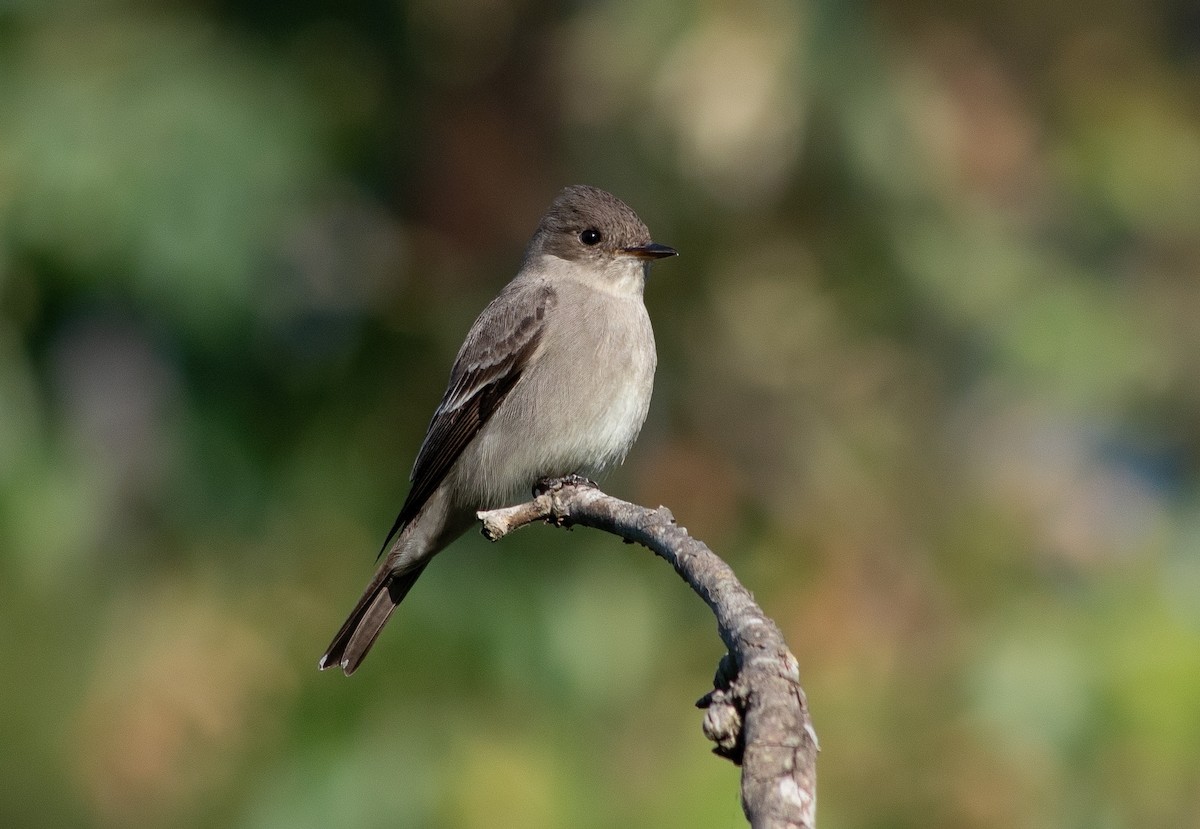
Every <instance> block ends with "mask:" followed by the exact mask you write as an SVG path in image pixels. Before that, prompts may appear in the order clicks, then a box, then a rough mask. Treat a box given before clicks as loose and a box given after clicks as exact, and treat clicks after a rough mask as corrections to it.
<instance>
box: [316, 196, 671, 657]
mask: <svg viewBox="0 0 1200 829" xmlns="http://www.w3.org/2000/svg"><path fill="white" fill-rule="evenodd" d="M674 254H675V250H673V249H672V248H669V247H666V246H665V245H659V244H655V243H654V242H652V241H650V233H649V231H648V230H647V229H646V225H644V224H643V223H642V220H641V219H639V218H638V217H637V214H636V213H634V212H633V210H631V209H630V208H629V206H628V205H626V204H625V203H624V202H622V201H621V200H620V199H618V198H616V197H615V196H613V195H611V194H610V193H606V192H605V191H603V190H599V189H597V188H595V187H587V186H583V185H576V186H573V187H567V188H566V189H564V190H563V191H562V192H561V193H559V195H558V197H557V198H556V199H555V200H554V202H553V203H552V204H551V205H550V207H549V209H548V210H547V211H546V215H544V216H543V217H542V220H541V223H540V224H539V225H538V228H537V232H536V233H534V235H533V239H532V240H531V241H530V242H529V247H528V248H527V249H526V251H525V258H524V260H523V261H522V263H521V269H520V271H519V272H518V273H517V276H516V278H515V279H513V280H512V282H509V283H508V285H506V286H505V287H504V290H502V291H501V292H500V295H499V296H497V297H496V298H495V299H494V300H492V302H491V303H490V304H489V305H488V306H487V308H485V309H484V310H483V313H482V314H480V315H479V318H478V319H477V320H475V324H474V325H472V326H471V330H470V331H469V332H468V333H467V339H466V341H465V342H464V343H463V345H462V348H461V349H459V352H458V357H457V359H455V361H454V368H453V369H452V370H451V372H450V384H449V386H448V387H447V389H446V394H445V396H444V397H443V398H442V402H441V403H440V404H439V405H438V407H437V410H436V411H435V412H434V413H433V420H432V422H431V423H430V424H429V430H428V432H427V433H426V435H425V442H424V443H423V444H422V445H421V450H420V452H418V454H417V460H416V463H415V464H414V465H413V470H412V475H411V478H412V489H411V490H410V491H409V493H408V498H407V499H405V501H404V506H403V507H401V509H400V514H399V516H397V518H396V523H395V524H394V525H393V526H392V530H391V532H390V533H388V536H387V539H386V540H385V541H384V545H383V546H384V549H386V550H388V554H387V558H385V559H384V561H383V563H382V564H381V565H380V566H379V569H378V570H376V572H375V576H374V578H372V579H371V582H370V584H368V585H367V589H366V590H365V591H364V593H363V595H362V598H361V599H359V601H358V604H357V605H356V606H355V608H354V610H353V611H352V612H351V613H350V617H349V618H348V619H347V620H346V622H345V624H343V625H342V628H341V630H339V631H338V632H337V635H336V636H334V638H333V642H332V643H331V644H330V646H329V649H328V650H327V651H326V652H325V655H324V656H323V657H321V661H320V663H319V664H320V667H321V669H322V670H324V669H325V668H329V667H331V666H334V665H337V666H339V667H341V669H342V670H343V671H344V672H345V673H346V675H347V676H349V675H350V674H352V673H354V671H355V669H356V668H358V666H359V663H361V662H362V660H363V657H365V656H366V655H367V651H369V650H370V648H371V645H372V644H374V642H375V639H376V637H378V636H379V632H380V631H381V630H382V629H383V626H384V624H385V623H386V622H387V620H388V617H389V616H391V614H392V611H393V610H395V608H396V605H398V604H399V603H400V602H401V601H402V600H403V599H404V597H405V595H406V594H407V593H408V591H409V590H410V589H411V588H412V586H413V583H414V582H415V581H416V580H417V577H418V576H420V575H421V572H422V571H423V570H424V569H425V567H426V566H427V565H428V564H429V562H430V560H431V559H432V558H433V556H434V555H436V554H437V553H438V552H440V551H441V550H442V549H444V548H445V547H446V545H448V544H449V543H450V542H452V541H453V540H454V539H456V538H458V537H459V536H460V535H462V534H463V533H464V532H465V531H466V530H467V529H468V528H469V527H470V526H471V524H472V523H473V522H474V521H475V513H476V512H477V511H478V510H482V509H489V508H492V507H497V506H501V505H503V504H504V503H505V502H506V501H508V500H511V499H512V498H514V497H516V496H517V495H518V494H519V493H521V492H522V490H524V491H529V489H530V488H531V487H532V486H533V485H534V484H535V483H536V482H538V481H539V480H542V479H544V478H555V477H560V476H564V475H568V474H571V473H579V472H582V473H586V474H596V473H598V472H599V471H600V470H602V469H604V468H605V467H606V466H609V465H611V464H614V463H619V462H620V461H621V460H623V459H624V457H625V453H626V452H628V451H629V447H630V446H632V445H633V442H634V440H635V439H636V438H637V435H638V432H639V431H640V430H641V428H642V423H643V422H644V421H645V419H646V412H647V410H648V409H649V407H650V394H651V391H652V390H653V387H654V367H655V363H656V362H657V355H656V354H655V350H654V332H653V331H652V330H651V328H650V317H649V316H648V315H647V313H646V307H645V305H643V304H642V289H643V287H644V285H645V281H646V273H647V271H648V270H649V266H650V262H651V261H653V260H655V259H661V258H662V257H665V256H673V255H674ZM389 545H390V546H389ZM381 553H382V551H381Z"/></svg>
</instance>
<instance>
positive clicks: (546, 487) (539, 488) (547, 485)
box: [533, 473, 600, 496]
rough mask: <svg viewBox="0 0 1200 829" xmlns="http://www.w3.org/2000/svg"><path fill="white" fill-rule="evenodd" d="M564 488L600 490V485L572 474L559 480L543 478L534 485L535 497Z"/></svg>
mask: <svg viewBox="0 0 1200 829" xmlns="http://www.w3.org/2000/svg"><path fill="white" fill-rule="evenodd" d="M564 486H577V487H584V488H587V489H599V488H600V485H599V484H597V483H596V482H595V481H593V480H592V479H591V478H585V477H584V476H582V475H576V474H575V473H571V474H570V475H563V476H562V477H559V478H542V479H541V480H539V481H538V482H537V483H535V484H534V485H533V494H534V496H538V495H545V494H546V493H547V492H555V491H557V490H560V489H562V488H563V487H564Z"/></svg>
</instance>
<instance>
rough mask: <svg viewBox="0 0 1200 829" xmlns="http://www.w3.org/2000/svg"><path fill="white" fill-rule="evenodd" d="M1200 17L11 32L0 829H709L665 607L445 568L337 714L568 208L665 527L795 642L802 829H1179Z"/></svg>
mask: <svg viewBox="0 0 1200 829" xmlns="http://www.w3.org/2000/svg"><path fill="white" fill-rule="evenodd" d="M1197 100H1200V14H1197V12H1196V11H1195V8H1194V5H1193V4H1188V3H1180V2H1164V1H1160V2H1148V3H1147V2H1132V0H1106V2H1101V3H1099V4H1091V5H1090V6H1088V7H1081V6H1072V5H1070V4H1067V5H1062V4H1058V5H1056V4H1052V3H1025V2H1016V3H979V2H968V0H943V1H942V2H899V3H889V4H878V5H872V4H865V3H853V2H850V3H847V2H832V0H828V1H827V0H817V1H816V2H808V3H803V2H792V0H775V2H754V3H721V2H708V3H694V2H686V0H662V2H657V3H636V2H630V0H610V2H593V3H572V4H563V5H557V4H547V3H529V2H517V0H450V1H449V2H437V1H435V0H418V1H417V2H410V3H402V2H389V0H365V1H364V2H360V3H350V4H337V3H332V2H323V0H308V1H307V2H301V3H294V2H293V3H282V2H262V3H253V4H241V3H232V2H221V0H216V2H198V1H197V0H177V1H176V2H171V3H166V4H155V3H149V2H118V0H108V1H107V2H71V1H70V0H58V1H57V2H10V3H6V4H3V5H2V6H0V630H3V631H4V634H3V639H2V641H4V642H5V643H6V645H7V652H8V654H9V658H8V660H7V662H8V665H9V667H8V669H7V670H6V671H4V672H3V674H2V676H0V700H2V701H3V705H0V779H3V780H4V781H5V783H4V785H3V786H0V824H3V825H5V826H21V827H26V826H29V827H35V826H98V827H109V826H181V827H207V826H246V827H256V828H258V827H261V828H262V829H266V828H267V827H306V826H314V827H315V826H333V825H336V826H357V827H368V826H412V827H430V826H445V827H495V826H521V827H551V826H579V827H601V826H605V827H606V826H621V827H639V826H640V827H656V828H661V827H699V826H705V827H718V826H721V827H725V826H728V827H732V826H740V825H742V819H741V815H740V810H739V807H738V802H737V773H736V770H735V769H733V768H732V767H730V766H729V765H728V764H726V763H724V762H722V761H719V760H717V759H715V758H713V757H711V756H709V755H708V753H707V745H706V743H705V741H704V740H703V738H702V737H701V735H700V731H699V715H698V714H697V712H695V711H694V710H693V709H692V708H691V707H690V703H691V701H692V700H693V699H695V698H696V697H698V696H700V694H701V693H703V691H704V690H705V689H706V688H707V687H708V683H709V681H710V678H711V673H712V670H713V669H714V667H715V665H716V662H717V660H718V657H719V655H720V648H719V643H718V640H717V639H716V637H715V635H714V633H713V626H712V622H711V619H710V618H709V617H708V615H707V613H706V611H705V610H704V609H703V607H702V606H701V605H700V603H699V602H697V601H696V600H695V599H694V597H692V596H690V595H688V594H687V591H686V590H685V589H684V587H683V586H682V585H680V584H679V583H678V580H677V579H676V578H675V576H674V575H673V574H671V573H670V572H669V571H668V570H667V568H665V567H663V566H662V565H661V563H659V562H656V561H653V560H652V559H651V557H650V556H649V555H647V554H646V553H645V552H644V551H639V550H637V549H633V548H628V547H623V546H622V545H620V544H619V543H617V542H616V541H615V540H614V539H612V538H610V537H607V536H603V535H600V534H598V533H589V532H585V531H578V532H575V533H572V534H570V535H568V534H565V533H563V532H561V531H554V530H549V529H545V530H528V531H525V532H523V533H520V534H519V535H517V536H514V537H513V538H510V539H507V540H505V541H504V542H503V543H502V544H500V545H498V546H495V547H492V546H489V545H487V544H485V543H484V542H483V541H482V539H479V538H475V537H474V536H472V537H469V538H467V539H464V540H463V541H462V542H460V543H459V544H457V545H456V546H455V547H454V548H453V549H452V550H451V551H449V552H448V553H447V554H445V555H444V556H442V557H441V558H439V560H438V562H437V564H436V565H435V566H434V567H432V568H431V569H430V571H429V573H428V574H427V575H426V576H425V577H424V578H423V579H422V582H421V584H420V586H419V588H418V589H417V590H416V591H414V593H413V595H412V597H411V598H410V599H409V600H408V601H407V602H406V603H405V605H404V606H403V608H402V609H401V611H400V612H399V613H398V614H397V616H396V618H395V621H394V622H393V624H392V625H391V626H390V628H389V630H388V631H387V633H386V634H385V636H384V637H383V639H382V641H381V642H380V645H379V647H378V648H377V650H376V652H375V654H374V656H373V657H372V659H371V660H370V661H368V662H367V663H366V666H365V668H364V669H363V670H362V671H361V672H359V673H358V674H356V675H355V676H354V678H353V679H352V680H346V679H344V678H342V677H340V676H332V675H321V674H318V673H317V671H316V660H317V657H318V656H319V655H320V653H321V649H322V648H323V647H324V645H325V644H326V642H327V640H328V638H329V636H330V635H331V634H332V633H333V631H334V630H335V629H336V627H337V625H338V623H339V622H340V621H341V619H342V617H343V615H344V614H345V613H346V612H347V611H348V609H349V607H350V606H351V604H352V603H353V601H354V599H355V598H356V597H357V595H358V591H359V590H360V588H361V587H362V585H363V584H364V583H365V581H366V579H367V577H368V575H369V573H370V571H371V567H372V556H373V555H374V553H375V551H376V549H377V547H378V543H379V541H380V539H381V537H382V535H383V533H384V531H385V530H386V528H387V527H388V526H389V525H390V522H391V520H392V518H393V516H394V512H395V510H396V508H397V507H398V505H399V503H400V502H401V500H402V499H403V496H404V493H405V489H406V475H407V471H408V467H409V464H410V463H411V460H412V458H413V455H414V453H415V450H416V447H417V446H418V444H419V441H420V439H421V437H422V434H423V431H424V427H425V425H426V422H427V418H428V417H429V414H430V412H431V411H432V409H433V406H434V404H435V402H436V400H437V399H438V397H439V395H440V393H441V390H442V384H443V383H444V382H445V377H446V375H447V372H448V369H449V365H450V362H451V360H452V357H453V353H454V351H455V349H456V348H457V346H458V343H459V342H460V340H461V337H462V335H463V333H464V331H465V330H466V327H467V326H468V325H469V324H470V321H471V320H472V319H473V317H474V315H475V314H476V313H478V311H479V309H480V308H481V307H482V306H483V304H484V303H485V302H486V301H487V299H488V298H490V296H492V295H493V294H494V293H495V291H496V290H497V289H498V288H499V287H500V286H501V285H502V284H503V283H504V282H505V281H507V279H508V278H509V277H510V276H511V274H512V273H513V271H514V269H515V267H516V266H517V263H518V262H519V256H520V251H521V248H522V245H523V244H524V242H525V241H526V239H527V238H528V235H529V234H530V232H531V231H532V228H533V225H534V223H535V222H536V220H537V217H538V216H539V215H540V213H541V211H542V209H543V208H544V207H545V205H546V204H547V203H548V202H549V200H550V198H552V196H553V195H554V193H555V192H556V191H557V190H558V188H560V187H561V186H563V185H564V184H567V183H572V182H587V183H592V184H596V185H599V186H602V187H606V188H607V189H610V190H612V191H614V192H616V193H618V194H619V195H621V196H622V197H623V198H625V199H626V200H627V201H629V202H630V204H632V205H633V206H634V207H635V209H637V210H638V211H639V213H640V214H641V215H642V217H643V218H645V219H646V221H647V223H648V224H649V225H650V227H651V228H652V229H653V231H654V235H655V238H656V239H658V240H660V241H662V242H666V243H670V244H672V245H675V246H677V247H678V248H679V249H680V250H681V252H682V256H681V257H680V258H679V259H678V260H674V261H672V262H669V263H665V264H663V265H661V266H659V267H658V268H656V270H655V272H654V275H653V278H652V280H651V282H650V284H649V288H648V292H647V304H648V306H649V307H650V310H651V315H652V317H653V318H654V320H655V325H656V330H657V333H658V339H659V348H660V357H661V359H660V374H659V379H658V384H657V390H656V395H655V402H654V406H653V409H652V411H651V417H650V421H649V422H648V424H647V426H646V429H645V431H644V433H643V437H642V439H641V441H640V442H639V445H638V446H637V447H636V448H635V450H634V452H633V453H632V455H631V457H630V459H629V461H628V462H627V464H626V465H625V467H624V468H623V469H622V470H620V471H619V472H618V473H616V474H615V475H614V476H613V477H611V478H610V479H609V481H608V486H607V488H609V489H610V490H611V491H613V492H614V493H616V494H619V495H621V496H625V497H628V498H631V499H634V500H638V501H641V502H643V503H647V504H651V505H654V504H658V503H664V504H668V505H670V506H671V508H672V509H673V511H674V513H675V515H676V516H677V517H679V519H680V520H681V521H682V522H683V523H685V524H686V525H687V526H688V527H689V528H690V529H691V530H692V531H693V532H694V533H695V534H697V535H698V536H700V537H701V538H704V539H705V540H707V541H708V542H709V543H710V544H711V545H712V546H713V547H714V548H715V549H716V550H717V551H718V552H719V553H721V554H722V555H724V556H725V557H726V558H727V559H728V560H729V561H730V562H731V563H732V564H733V566H734V567H735V569H736V570H737V571H738V572H739V574H740V575H741V576H742V578H743V580H744V581H745V582H746V583H747V585H748V586H750V587H751V588H752V589H754V590H755V591H756V592H757V595H758V597H759V599H760V600H761V602H762V604H763V605H764V606H765V608H766V609H767V611H768V613H770V614H772V615H773V616H774V617H775V618H777V619H778V620H779V622H780V624H781V625H782V627H783V628H784V631H785V633H786V635H787V637H788V640H789V642H790V643H791V645H792V647H793V649H794V650H795V652H796V655H797V657H798V658H799V661H800V664H801V666H802V671H803V678H804V683H805V687H806V688H807V690H808V694H809V700H810V703H811V705H812V709H813V716H814V720H815V723H816V726H817V730H818V733H819V734H820V737H821V743H822V747H823V753H822V754H821V757H820V766H819V781H820V784H819V790H820V801H821V806H820V813H821V820H822V825H823V826H825V827H829V828H830V829H833V828H834V827H844V828H847V829H849V828H854V827H861V828H862V829H866V827H956V828H958V827H1006V828H1009V827H1045V826H1055V827H1096V826H1103V827H1114V828H1116V827H1138V828H1139V829H1146V828H1147V827H1164V828H1165V827H1180V826H1185V825H1194V824H1195V822H1196V820H1197V818H1196V816H1197V815H1198V814H1200V437H1198V435H1200V430H1197V428H1196V424H1197V423H1198V422H1200V314H1198V313H1197V309H1200V109H1198V108H1197V106H1196V101H1197Z"/></svg>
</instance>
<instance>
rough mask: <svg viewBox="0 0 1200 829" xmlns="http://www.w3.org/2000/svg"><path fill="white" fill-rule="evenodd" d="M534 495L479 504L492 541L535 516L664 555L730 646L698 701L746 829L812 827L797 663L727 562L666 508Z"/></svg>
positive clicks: (568, 492) (599, 495) (586, 485)
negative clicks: (736, 774)
mask: <svg viewBox="0 0 1200 829" xmlns="http://www.w3.org/2000/svg"><path fill="white" fill-rule="evenodd" d="M537 493H538V494H536V496H535V497H534V499H533V500H532V501H529V502H526V503H524V504H518V505H517V506H514V507H505V508H503V509H496V510H488V511H486V512H481V513H479V519H480V521H482V522H483V534H484V535H485V536H486V537H487V538H489V539H490V540H492V541H496V540H498V539H500V538H503V537H504V536H505V535H507V534H508V533H510V532H512V531H513V530H516V529H519V528H521V527H524V526H526V525H527V524H532V523H535V522H538V521H545V522H547V523H550V524H554V525H555V526H560V527H563V526H565V527H569V526H573V525H581V526H585V527H594V528H595V529H598V530H604V531H605V532H609V533H613V534H614V535H618V536H620V537H621V538H624V539H625V540H627V541H631V542H636V543H638V544H642V545H643V546H645V547H647V548H649V549H650V550H651V551H653V552H654V553H655V555H658V556H659V557H661V558H664V559H666V560H667V561H668V562H670V564H671V566H673V567H674V568H675V571H676V572H677V573H679V575H680V576H682V577H683V580H684V581H686V582H687V583H688V585H689V586H690V587H691V588H692V590H694V591H696V593H697V595H699V596H700V598H702V599H704V601H705V603H706V604H707V605H708V606H709V608H710V609H711V610H712V611H713V614H714V615H715V616H716V617H717V631H718V633H719V634H720V636H721V639H722V641H724V643H725V647H726V648H728V650H729V652H728V653H727V654H726V655H725V657H724V658H723V659H722V660H721V664H720V665H719V666H718V668H717V673H716V677H715V678H714V680H713V690H712V691H710V692H709V693H707V694H705V695H704V697H703V698H702V699H701V700H700V701H699V702H698V703H697V705H698V706H699V707H701V708H705V709H706V711H705V716H704V724H703V729H704V734H705V736H707V737H708V738H709V739H710V740H712V741H713V742H715V743H716V748H714V749H713V751H714V752H715V753H716V754H719V755H720V756H722V757H727V758H729V759H730V760H732V761H733V762H734V763H736V764H738V765H740V766H741V767H742V809H743V811H744V812H745V813H746V817H747V818H748V819H749V821H750V825H751V826H752V827H754V829H812V827H813V825H814V822H815V814H816V770H815V764H816V758H817V736H816V733H815V732H814V731H813V728H812V722H811V720H810V719H809V716H808V704H807V702H806V701H805V698H804V691H803V689H802V688H801V687H800V669H799V666H798V664H797V663H796V658H795V657H794V656H792V653H791V651H789V650H788V648H787V645H786V644H785V643H784V641H783V635H782V634H781V633H780V632H779V628H778V627H777V626H776V625H775V623H774V622H772V621H771V620H770V619H768V618H767V616H766V615H765V614H764V613H763V612H762V609H761V608H759V606H758V605H757V604H756V603H755V601H754V598H753V597H752V596H751V595H750V591H748V590H747V589H746V588H745V587H743V586H742V584H741V583H740V582H739V581H738V580H737V577H736V576H735V575H734V573H733V570H732V569H730V567H729V565H727V564H726V563H725V562H724V561H722V560H721V559H720V558H719V557H717V555H716V554H715V553H713V551H712V550H710V549H709V548H708V547H707V546H706V545H705V544H704V543H703V542H701V541H698V540H696V539H694V538H692V537H691V536H690V535H688V532H687V530H686V529H684V528H683V527H680V526H679V525H677V524H676V523H675V518H674V516H672V515H671V512H670V510H668V509H666V508H665V507H659V508H658V509H656V510H652V509H647V508H646V507H640V506H637V505H636V504H630V503H628V502H626V501H622V500H620V499H618V498H613V497H612V496H610V495H606V494H605V493H603V492H601V491H600V490H599V489H597V488H595V486H594V485H591V484H590V482H586V481H584V480H583V479H578V478H572V479H563V480H556V481H550V482H547V483H545V484H544V485H542V486H540V487H539V488H538V490H537Z"/></svg>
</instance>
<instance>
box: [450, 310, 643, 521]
mask: <svg viewBox="0 0 1200 829" xmlns="http://www.w3.org/2000/svg"><path fill="white" fill-rule="evenodd" d="M643 313H644V312H643ZM634 322H635V323H640V322H641V320H634ZM647 340H648V347H635V346H634V345H633V344H632V343H634V342H636V343H638V344H639V345H645V343H646V342H647ZM555 345H556V344H555V343H554V342H549V343H546V344H545V346H546V348H547V349H550V350H549V351H548V352H547V353H544V354H543V355H542V357H543V359H545V360H547V361H549V363H550V364H549V365H544V366H540V367H539V368H542V369H545V370H542V371H536V372H530V373H528V374H526V375H525V376H524V377H522V378H521V381H520V382H518V383H517V385H516V386H514V388H513V390H512V391H511V392H510V394H509V397H508V398H507V399H506V400H505V404H504V405H503V406H501V407H500V410H499V411H497V412H496V414H495V416H494V417H493V418H492V420H490V421H489V422H488V423H487V424H486V425H485V426H484V428H483V429H482V430H480V433H479V435H478V436H477V437H476V438H475V440H474V441H472V443H471V445H469V446H468V447H467V449H466V450H465V451H464V452H463V455H462V457H461V458H460V459H459V462H458V464H456V469H455V473H456V474H458V475H460V476H461V477H460V481H461V482H462V483H463V484H464V488H465V490H466V491H469V492H472V493H474V494H475V495H476V496H477V497H478V498H479V499H480V501H481V503H480V506H495V505H498V504H496V503H495V501H496V494H497V493H501V492H503V493H505V497H504V499H503V500H511V499H512V498H514V497H518V496H521V495H525V494H527V493H528V491H529V488H530V487H531V486H532V485H533V484H534V483H535V482H537V481H538V480H540V479H542V478H547V477H557V476H561V475H566V474H569V473H572V472H583V473H585V474H595V473H597V472H599V471H601V470H603V469H604V468H605V467H608V466H611V465H613V464H615V463H619V462H620V461H621V460H623V459H624V457H625V453H626V452H628V451H629V448H630V446H632V445H633V442H634V440H635V439H636V438H637V436H638V433H639V432H640V431H641V428H642V424H643V423H644V422H645V419H646V414H647V412H648V411H649V408H650V396H651V392H652V390H653V383H654V370H655V362H656V360H655V354H654V347H653V333H652V332H651V331H650V328H649V320H648V319H645V324H644V325H636V326H635V327H634V328H632V330H628V329H626V330H621V329H616V330H613V331H611V333H610V338H609V340H608V342H607V343H606V344H604V345H603V347H602V348H600V349H599V351H600V353H601V355H602V359H593V360H587V359H580V354H579V352H578V351H571V350H569V349H568V348H566V347H559V348H555V347H554V346H555ZM572 345H578V343H574V344H572ZM603 355H608V356H607V358H603ZM489 495H490V496H491V497H488V496H489Z"/></svg>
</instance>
